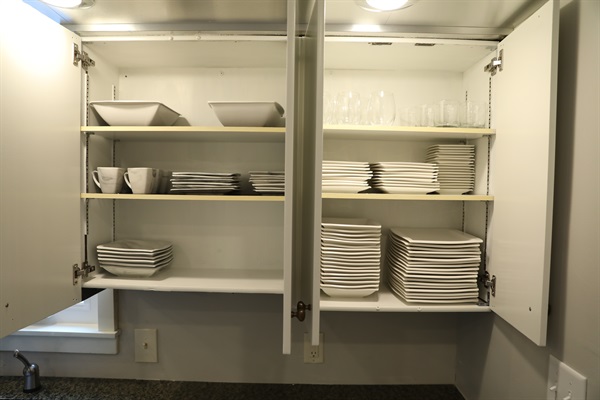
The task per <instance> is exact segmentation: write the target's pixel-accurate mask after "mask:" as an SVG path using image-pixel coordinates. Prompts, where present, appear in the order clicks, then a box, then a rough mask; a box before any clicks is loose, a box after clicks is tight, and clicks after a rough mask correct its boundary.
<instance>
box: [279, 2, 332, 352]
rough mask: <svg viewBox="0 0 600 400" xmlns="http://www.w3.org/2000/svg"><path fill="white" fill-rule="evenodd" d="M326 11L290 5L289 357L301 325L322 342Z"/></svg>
mask: <svg viewBox="0 0 600 400" xmlns="http://www.w3.org/2000/svg"><path fill="white" fill-rule="evenodd" d="M323 10H324V7H323V3H322V2H321V1H315V0H290V1H289V2H288V64H287V73H288V78H287V79H288V99H287V102H288V109H290V110H294V113H293V114H292V116H291V120H290V113H289V112H288V115H287V119H286V144H285V145H286V157H285V159H286V178H285V179H286V181H285V182H286V183H285V184H286V188H285V196H286V199H285V227H286V230H285V235H286V237H285V238H284V242H285V247H284V258H285V263H286V265H285V266H284V309H283V321H284V329H283V335H284V337H283V353H284V354H289V353H290V352H291V341H292V332H293V331H297V329H296V328H298V327H297V326H296V327H294V325H296V324H302V328H301V329H302V331H303V332H307V333H309V334H311V336H312V341H313V343H314V344H318V339H319V335H318V332H319V308H318V307H319V303H318V302H319V289H318V286H316V289H315V283H314V279H315V277H314V275H313V271H314V268H313V265H314V262H315V260H317V261H318V259H319V255H320V253H319V252H318V251H317V250H316V249H319V250H320V247H319V248H317V247H315V243H320V236H318V232H319V229H320V228H319V227H320V222H321V184H320V180H319V181H317V180H315V177H316V176H320V175H321V153H322V124H323V122H322V120H323V117H322V99H321V97H322V92H323V89H322V88H323V82H322V74H321V73H320V72H319V71H321V70H322V67H323V58H322V53H323V37H324V26H325V25H324V23H323V21H324V19H323V18H324V14H323ZM290 22H291V23H290ZM319 52H320V53H319ZM318 54H321V56H318ZM319 96H320V97H319ZM315 99H316V100H315ZM316 279H317V284H318V276H317V277H316ZM300 303H302V304H304V305H305V306H306V308H304V309H302V307H300ZM308 308H310V310H309V309H308ZM290 315H292V316H293V318H294V319H292V318H290ZM315 332H316V335H315Z"/></svg>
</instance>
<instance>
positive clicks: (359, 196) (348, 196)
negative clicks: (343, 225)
mask: <svg viewBox="0 0 600 400" xmlns="http://www.w3.org/2000/svg"><path fill="white" fill-rule="evenodd" d="M81 198H82V199H108V200H160V201H240V202H259V203H260V202H263V203H264V202H283V201H285V196H260V195H193V194H105V193H81ZM322 198H323V199H331V200H388V201H494V196H488V195H472V194H462V195H459V194H457V195H441V194H388V193H323V195H322Z"/></svg>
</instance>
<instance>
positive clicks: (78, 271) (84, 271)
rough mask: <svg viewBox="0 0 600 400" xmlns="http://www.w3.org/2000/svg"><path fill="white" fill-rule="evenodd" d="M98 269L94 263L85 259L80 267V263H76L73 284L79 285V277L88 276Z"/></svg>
mask: <svg viewBox="0 0 600 400" xmlns="http://www.w3.org/2000/svg"><path fill="white" fill-rule="evenodd" d="M95 270H96V267H95V266H93V265H89V264H88V262H87V261H84V262H83V264H82V265H81V268H80V267H79V264H74V265H73V285H77V282H78V281H79V277H80V276H81V277H84V278H87V277H88V275H89V274H90V272H94V271H95Z"/></svg>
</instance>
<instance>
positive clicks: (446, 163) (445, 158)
mask: <svg viewBox="0 0 600 400" xmlns="http://www.w3.org/2000/svg"><path fill="white" fill-rule="evenodd" d="M426 161H427V162H431V163H435V164H437V165H438V168H439V173H438V180H439V182H440V191H439V192H440V194H463V193H468V192H471V191H473V188H474V186H475V146H474V145H469V144H437V145H434V146H430V147H429V148H428V149H427V159H426Z"/></svg>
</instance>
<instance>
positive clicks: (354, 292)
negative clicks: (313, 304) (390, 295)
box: [321, 286, 379, 297]
mask: <svg viewBox="0 0 600 400" xmlns="http://www.w3.org/2000/svg"><path fill="white" fill-rule="evenodd" d="M321 290H322V291H323V292H325V294H326V295H328V296H330V297H367V296H368V295H370V294H373V293H375V292H376V291H377V290H379V289H378V288H367V289H347V288H346V289H344V288H335V287H325V286H321Z"/></svg>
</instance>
